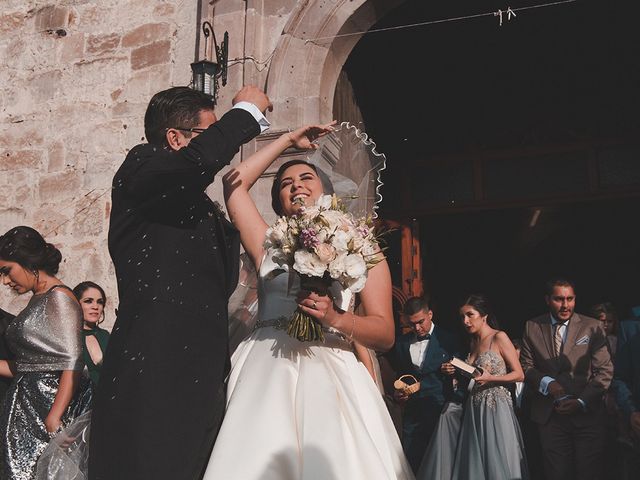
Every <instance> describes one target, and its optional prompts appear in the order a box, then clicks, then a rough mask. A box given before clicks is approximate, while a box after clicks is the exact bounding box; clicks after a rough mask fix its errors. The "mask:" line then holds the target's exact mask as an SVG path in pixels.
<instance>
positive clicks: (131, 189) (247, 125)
mask: <svg viewBox="0 0 640 480" xmlns="http://www.w3.org/2000/svg"><path fill="white" fill-rule="evenodd" d="M259 133H260V126H259V124H258V122H257V121H256V120H255V118H254V117H253V116H252V115H251V114H250V113H249V112H247V111H246V110H243V109H239V108H234V109H231V110H230V111H229V112H227V113H226V114H225V115H224V116H223V117H222V118H221V119H220V120H218V121H217V122H215V123H214V124H213V125H211V126H210V127H209V128H207V130H205V131H204V132H203V133H201V134H200V135H198V136H196V137H195V138H194V139H193V140H191V142H189V145H187V146H186V147H184V148H182V149H180V150H178V151H170V150H166V149H163V148H161V147H158V146H154V145H150V144H145V145H138V146H137V147H135V148H134V149H132V150H131V152H129V154H128V155H127V160H126V161H125V163H126V164H127V166H128V168H127V172H126V175H125V176H122V177H120V182H121V184H120V185H118V184H116V185H114V187H124V188H125V189H126V191H127V193H128V194H129V195H130V196H131V197H132V198H134V199H135V198H137V199H138V200H151V199H152V198H155V197H160V196H163V195H164V196H168V195H173V194H181V193H184V191H185V190H188V191H193V190H194V189H195V190H198V191H204V189H205V188H206V187H207V186H208V185H209V184H211V183H212V182H213V178H214V176H215V174H216V173H218V172H219V171H220V169H222V168H223V167H224V166H225V165H228V164H229V163H230V162H231V160H232V159H233V156H234V155H235V154H236V153H237V152H238V150H239V149H240V146H241V145H242V144H244V143H246V142H248V141H249V140H251V139H252V138H253V137H255V136H256V135H258V134H259Z"/></svg>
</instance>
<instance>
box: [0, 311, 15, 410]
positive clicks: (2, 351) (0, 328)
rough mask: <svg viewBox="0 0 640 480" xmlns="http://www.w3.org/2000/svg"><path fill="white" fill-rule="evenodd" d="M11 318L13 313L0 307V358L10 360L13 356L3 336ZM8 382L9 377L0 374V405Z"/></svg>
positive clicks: (9, 382) (9, 381)
mask: <svg viewBox="0 0 640 480" xmlns="http://www.w3.org/2000/svg"><path fill="white" fill-rule="evenodd" d="M13 318H14V317H13V315H11V314H10V313H9V312H5V311H4V310H2V309H1V308H0V360H11V359H12V358H13V356H12V355H11V353H10V352H9V347H8V345H7V340H6V338H5V336H4V333H5V332H6V331H7V327H8V326H9V323H11V320H13ZM10 384H11V378H8V377H2V376H0V405H2V402H3V400H4V396H5V394H6V393H7V389H8V388H9V385H10Z"/></svg>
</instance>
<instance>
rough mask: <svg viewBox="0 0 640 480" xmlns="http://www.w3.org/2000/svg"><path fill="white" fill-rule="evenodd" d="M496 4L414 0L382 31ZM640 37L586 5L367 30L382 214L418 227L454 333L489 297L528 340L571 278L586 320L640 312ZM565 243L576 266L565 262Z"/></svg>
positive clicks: (362, 62) (361, 54)
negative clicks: (636, 227) (596, 314)
mask: <svg viewBox="0 0 640 480" xmlns="http://www.w3.org/2000/svg"><path fill="white" fill-rule="evenodd" d="M626 3H627V4H628V5H629V6H630V8H633V7H632V4H631V3H630V2H626ZM511 6H512V7H517V6H518V5H516V4H512V5H511ZM495 9H496V4H495V2H491V1H481V2H477V1H461V2H455V4H451V2H443V3H434V2H420V1H417V0H409V1H407V2H404V3H403V4H402V5H401V6H399V7H398V8H396V9H395V10H394V11H392V12H389V13H388V14H387V15H386V16H385V17H384V18H383V19H382V20H381V21H380V22H378V23H377V24H376V25H375V28H378V27H391V26H394V25H403V24H410V23H417V22H421V21H429V20H438V19H444V18H454V17H459V16H464V15H470V14H476V13H486V12H491V11H492V10H495ZM633 32H634V26H633V22H632V20H631V18H630V17H625V16H620V15H615V14H614V13H613V12H603V11H602V9H601V8H600V6H599V5H598V2H590V1H585V2H580V3H576V4H571V5H570V6H558V7H550V8H547V9H537V10H535V11H525V12H522V13H519V14H518V17H517V19H514V20H512V21H510V22H508V23H507V22H505V23H504V24H503V26H502V27H499V26H498V19H497V18H495V17H493V16H492V15H490V16H487V17H482V18H481V19H473V20H465V21H459V22H446V23H440V24H437V25H433V26H428V27H420V28H414V29H406V30H397V31H393V32H387V33H380V34H375V35H366V36H365V37H363V38H362V40H361V41H360V42H359V43H358V44H357V45H356V46H355V47H354V50H353V52H352V54H351V55H350V57H349V59H348V60H347V61H346V62H345V70H346V72H347V74H348V77H349V79H350V81H351V84H352V85H353V88H354V92H355V97H356V100H357V103H358V105H359V107H360V108H361V111H362V114H363V118H364V122H365V123H366V125H367V130H368V131H369V133H371V134H372V135H373V136H374V138H376V140H377V142H378V145H379V146H380V150H381V151H384V152H385V153H386V154H387V156H388V158H389V162H388V163H389V168H388V175H387V176H386V177H385V184H386V191H384V192H383V194H384V195H385V197H386V199H387V200H386V201H385V203H384V210H383V214H384V215H386V216H387V217H388V218H391V219H394V220H397V221H399V222H411V221H413V220H414V219H415V220H416V221H417V222H418V223H419V225H420V227H419V229H418V230H419V232H420V234H421V235H420V238H421V242H420V244H421V247H422V252H423V254H422V260H423V265H424V280H425V285H426V288H427V290H429V291H431V292H433V293H434V296H435V297H436V300H440V302H439V303H440V308H441V317H444V320H445V321H446V322H447V323H449V322H450V323H452V324H455V323H456V320H455V308H454V307H455V303H456V300H457V297H459V296H462V295H463V294H464V293H465V292H468V290H470V289H473V290H484V291H485V292H488V293H490V294H491V295H492V296H493V297H494V303H496V304H498V306H499V308H498V310H499V313H503V318H504V319H505V321H506V322H505V323H506V325H505V327H506V328H507V329H508V330H510V331H511V332H512V333H514V334H515V335H519V333H520V332H521V327H522V324H523V322H524V320H526V319H527V317H528V316H530V315H532V314H533V313H535V312H539V311H541V310H542V309H544V304H543V302H542V283H543V280H544V278H545V277H547V276H551V275H556V274H563V275H567V276H571V277H575V279H576V280H577V281H578V283H579V285H584V286H585V288H584V289H582V290H581V292H582V293H581V294H580V295H581V297H580V302H581V303H580V308H579V311H580V312H585V311H586V310H588V306H589V304H590V303H592V302H596V301H601V300H604V299H605V298H603V297H608V299H610V300H615V301H616V303H618V304H619V305H620V308H621V310H623V313H622V316H624V314H625V312H624V311H625V310H626V307H629V306H631V305H633V304H637V303H640V296H638V294H637V292H638V291H639V290H640V288H639V287H640V285H639V284H638V282H637V280H636V276H635V274H634V272H635V271H637V269H638V268H640V259H639V258H638V252H637V249H636V248H635V247H634V245H633V243H632V242H630V241H628V238H629V237H630V236H632V233H631V231H632V229H633V223H634V221H632V220H630V217H629V215H630V212H631V211H635V210H637V207H638V201H637V198H638V196H640V168H639V165H640V162H638V158H640V144H639V143H638V140H637V138H638V132H639V131H640V121H639V120H638V117H637V115H636V114H635V113H634V112H637V110H638V109H639V107H640V95H639V94H638V90H637V88H636V87H635V85H637V82H638V81H639V80H640V61H639V60H638V58H639V57H638V55H637V42H636V41H635V39H634V37H633ZM377 65H380V67H379V68H378V69H376V70H373V68H372V66H377ZM489 226H491V228H487V227H489ZM568 230H569V231H568ZM601 230H605V231H607V232H611V234H610V235H608V236H607V235H604V234H602V232H601ZM576 232H580V233H579V234H576ZM581 238H583V240H581ZM595 239H598V240H595ZM587 246H588V247H587ZM563 249H564V250H566V251H567V253H566V255H567V256H569V255H573V256H576V257H577V258H574V259H573V260H571V261H564V260H562V258H561V252H562V250H563ZM496 265H498V266H500V268H495V267H496ZM492 266H493V269H494V270H496V271H497V270H499V271H501V272H502V274H501V275H499V274H491V273H490V272H489V273H487V271H490V270H491V269H492ZM519 266H520V267H521V268H518V267H519ZM506 267H510V268H508V269H507V268H506ZM534 267H535V268H534ZM507 270H508V272H507ZM612 272H613V273H615V275H612ZM613 279H615V280H614V282H616V283H617V284H618V285H620V287H619V288H617V289H612V288H610V286H609V285H608V282H609V281H610V280H613ZM621 292H626V293H624V295H623V294H621ZM634 292H636V293H634ZM634 295H635V297H634ZM614 297H615V298H614Z"/></svg>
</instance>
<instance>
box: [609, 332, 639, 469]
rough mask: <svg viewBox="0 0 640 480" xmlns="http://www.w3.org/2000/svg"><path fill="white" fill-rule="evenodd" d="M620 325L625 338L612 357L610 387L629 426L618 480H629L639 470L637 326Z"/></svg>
mask: <svg viewBox="0 0 640 480" xmlns="http://www.w3.org/2000/svg"><path fill="white" fill-rule="evenodd" d="M620 327H621V328H620V331H621V334H624V335H625V339H626V341H625V342H624V343H623V344H621V346H620V349H619V351H618V356H617V357H616V369H615V375H614V382H613V390H614V392H615V394H616V401H617V403H618V406H619V408H620V410H621V412H622V415H623V418H624V420H625V421H626V422H627V425H628V428H629V438H628V441H625V442H624V443H623V448H622V449H621V450H622V460H623V462H622V469H621V470H622V472H621V479H622V480H631V479H632V478H637V475H638V471H639V470H640V329H637V325H634V323H633V321H625V322H621V323H620Z"/></svg>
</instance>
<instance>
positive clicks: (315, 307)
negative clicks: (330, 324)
mask: <svg viewBox="0 0 640 480" xmlns="http://www.w3.org/2000/svg"><path fill="white" fill-rule="evenodd" d="M313 309H314V310H317V309H318V305H316V301H315V300H314V301H313Z"/></svg>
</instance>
